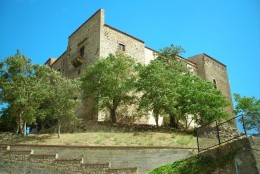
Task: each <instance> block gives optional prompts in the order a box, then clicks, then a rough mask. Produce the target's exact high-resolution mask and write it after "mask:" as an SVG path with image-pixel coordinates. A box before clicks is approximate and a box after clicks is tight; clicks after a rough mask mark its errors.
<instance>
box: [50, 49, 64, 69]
mask: <svg viewBox="0 0 260 174" xmlns="http://www.w3.org/2000/svg"><path fill="white" fill-rule="evenodd" d="M66 52H67V51H64V52H63V53H62V54H61V55H60V56H59V57H58V58H57V59H56V60H55V62H53V64H52V65H54V64H55V63H56V62H58V60H59V59H60V58H61V57H62V56H63V55H64V54H65V53H66ZM52 65H51V66H50V67H52Z"/></svg>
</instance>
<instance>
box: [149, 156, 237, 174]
mask: <svg viewBox="0 0 260 174" xmlns="http://www.w3.org/2000/svg"><path fill="white" fill-rule="evenodd" d="M235 155H236V151H234V152H229V153H228V154H226V155H225V156H222V157H221V158H213V157H211V156H203V155H196V156H192V157H190V158H187V159H183V160H180V161H176V162H174V163H173V164H168V165H165V166H161V167H158V168H156V169H154V170H153V171H152V172H150V174H191V173H192V174H208V173H212V172H214V171H215V170H216V169H217V168H219V167H223V166H225V165H228V164H230V163H233V159H234V156H235Z"/></svg>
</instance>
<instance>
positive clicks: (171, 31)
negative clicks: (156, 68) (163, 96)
mask: <svg viewBox="0 0 260 174" xmlns="http://www.w3.org/2000/svg"><path fill="white" fill-rule="evenodd" d="M100 8H103V9H105V23H106V24H108V25H111V26H113V27H115V28H117V29H119V30H122V31H124V32H126V33H128V34H130V35H133V36H135V37H137V38H139V39H141V40H143V41H145V44H146V46H148V47H151V48H153V49H155V50H159V49H161V48H163V47H166V46H169V45H170V44H174V45H180V46H182V47H183V48H184V49H185V50H186V53H185V54H183V55H182V56H184V57H189V56H193V55H196V54H200V53H206V54H208V55H210V56H212V57H214V58H215V59H217V60H219V61H220V62H222V63H223V64H225V65H226V66H227V68H228V75H229V80H230V85H231V92H232V94H233V93H239V94H241V95H243V96H255V97H257V98H258V99H259V98H260V68H259V59H260V56H259V55H260V53H259V51H260V1H259V0H131V1H126V0H125V1H123V0H121V1H120V0H0V19H1V20H0V60H2V59H4V58H5V57H7V56H9V55H12V54H15V53H16V50H17V49H19V50H20V51H21V52H22V53H23V54H25V55H26V56H27V57H29V58H31V59H32V62H33V63H39V64H43V63H44V62H45V61H46V60H47V59H48V58H49V57H59V55H61V54H62V53H63V52H64V51H65V50H66V47H67V42H68V36H69V35H70V34H72V32H73V31H75V30H76V29H77V28H78V27H79V26H80V25H81V24H82V23H83V22H84V21H86V20H87V19H88V18H89V17H90V16H91V15H92V14H93V13H94V12H96V11H97V10H98V9H100Z"/></svg>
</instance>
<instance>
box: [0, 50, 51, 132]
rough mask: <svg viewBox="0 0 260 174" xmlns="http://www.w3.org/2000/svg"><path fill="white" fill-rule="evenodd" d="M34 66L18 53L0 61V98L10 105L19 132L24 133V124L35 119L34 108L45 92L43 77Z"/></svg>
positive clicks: (10, 111) (37, 105)
mask: <svg viewBox="0 0 260 174" xmlns="http://www.w3.org/2000/svg"><path fill="white" fill-rule="evenodd" d="M35 67H36V66H33V65H32V64H31V61H30V59H27V58H26V57H25V56H23V55H21V54H20V53H17V54H16V55H15V56H11V57H8V58H6V59H4V60H3V61H2V62H1V63H0V71H1V76H0V84H1V93H0V96H1V97H0V98H1V101H3V102H5V103H8V105H9V106H10V107H9V113H10V115H12V116H14V118H15V120H16V121H17V123H18V125H19V133H25V130H24V129H25V128H26V124H27V123H33V122H34V121H35V112H36V109H37V108H38V107H39V105H40V103H41V102H42V100H43V98H44V96H45V94H47V91H45V89H44V88H43V86H42V83H43V81H44V80H45V78H44V77H43V76H42V74H38V73H36V71H35V69H36V68H35ZM43 89H44V90H43Z"/></svg>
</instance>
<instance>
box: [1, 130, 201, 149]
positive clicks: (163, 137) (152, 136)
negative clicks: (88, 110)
mask: <svg viewBox="0 0 260 174" xmlns="http://www.w3.org/2000/svg"><path fill="white" fill-rule="evenodd" d="M0 143H20V144H38V145H80V146H82V145H83V146H165V147H166V146H167V147H194V148H195V147H196V137H194V136H192V135H189V134H183V133H168V132H166V133H164V132H106V131H104V132H102V131H100V132H85V133H63V134H61V137H60V138H57V135H56V134H39V135H34V136H32V135H31V136H27V137H20V138H17V137H15V136H12V137H11V138H10V139H6V140H4V141H1V140H0Z"/></svg>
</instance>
